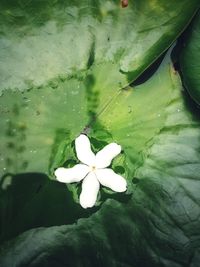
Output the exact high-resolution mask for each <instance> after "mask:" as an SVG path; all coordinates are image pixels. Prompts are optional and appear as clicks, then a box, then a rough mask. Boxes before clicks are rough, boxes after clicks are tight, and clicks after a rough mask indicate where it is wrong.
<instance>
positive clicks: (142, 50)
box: [0, 0, 198, 174]
mask: <svg viewBox="0 0 200 267" xmlns="http://www.w3.org/2000/svg"><path fill="white" fill-rule="evenodd" d="M0 5H1V11H0V12H1V19H0V22H1V39H0V43H1V49H0V58H1V59H2V60H3V64H1V66H0V68H1V69H0V72H1V76H0V89H1V90H2V92H4V94H3V95H2V96H1V98H0V114H1V120H0V128H1V134H0V170H1V173H2V172H3V173H8V172H11V173H19V172H24V171H29V172H31V171H37V172H44V173H46V174H52V171H53V169H54V167H55V166H57V165H59V164H60V163H61V162H63V160H64V157H65V155H66V154H68V155H69V157H71V158H73V156H72V154H73V153H72V149H71V147H70V146H71V142H72V141H73V140H74V138H75V137H76V136H77V135H79V134H80V132H81V131H83V129H84V128H85V127H86V126H87V125H88V124H89V123H90V122H91V121H93V120H94V119H95V118H96V117H97V116H98V115H99V114H100V113H101V114H102V112H103V111H104V110H105V107H107V106H109V103H110V101H111V100H112V99H113V98H114V97H115V96H116V95H118V93H119V91H120V90H121V89H122V88H123V87H124V86H125V85H127V84H129V83H130V81H132V80H134V79H135V78H136V77H137V76H138V75H139V74H140V73H141V72H142V71H143V70H144V69H145V68H146V67H147V66H148V65H149V64H150V63H151V62H152V61H154V60H155V59H156V58H157V57H158V56H159V55H160V54H161V53H162V52H163V51H164V50H165V49H166V48H167V47H168V46H169V45H170V44H171V43H172V41H173V40H174V39H175V38H176V37H177V36H178V35H179V34H180V32H181V31H182V30H183V28H184V27H185V25H186V24H187V23H188V22H189V21H190V19H191V17H192V15H193V14H194V12H195V10H196V8H197V7H198V1H197V0H196V1H195V0H192V1H189V0H184V1H176V3H170V2H169V3H168V2H166V1H165V0H163V1H160V0H159V1H158V0H157V1H147V0H143V1H129V5H128V7H126V8H122V7H121V6H120V3H119V1H118V0H115V1H114V0H112V1H107V0H104V1H65V2H63V1H56V2H52V1H43V2H42V3H41V2H40V1H29V2H27V1H6V2H5V1H2V2H1V3H0ZM180 13H181V16H179V14H180ZM6 89H7V90H6ZM22 92H23V93H22ZM142 97H143V96H142ZM122 98H123V96H122ZM144 101H145V100H144ZM144 104H145V102H144ZM137 105H138V104H136V106H137ZM124 112H125V110H124V111H123V113H124ZM103 113H104V114H106V113H105V112H103ZM139 115H142V114H139V113H138V114H137V116H139ZM114 116H115V115H114ZM138 118H139V117H138ZM130 119H131V118H130V116H128V120H130ZM148 138H149V139H150V138H151V137H150V135H149V137H147V138H146V139H145V142H146V141H147V139H148ZM141 142H144V141H141ZM138 145H139V143H138ZM139 146H140V145H139Z"/></svg>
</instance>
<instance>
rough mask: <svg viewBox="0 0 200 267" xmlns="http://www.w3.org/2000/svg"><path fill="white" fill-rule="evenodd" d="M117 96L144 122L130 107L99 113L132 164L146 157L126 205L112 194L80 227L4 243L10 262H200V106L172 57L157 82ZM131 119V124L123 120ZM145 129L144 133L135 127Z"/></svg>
mask: <svg viewBox="0 0 200 267" xmlns="http://www.w3.org/2000/svg"><path fill="white" fill-rule="evenodd" d="M144 92H146V94H147V95H148V96H147V97H146V98H145V94H144ZM121 95H123V97H121ZM125 95H126V100H124V99H125ZM137 95H140V97H139V96H138V98H137ZM133 96H134V97H133ZM142 96H143V97H142ZM155 100H156V101H155ZM114 101H115V102H117V101H118V103H119V104H120V105H122V104H123V103H126V102H128V103H129V101H130V103H132V104H134V106H133V107H132V108H134V107H135V117H134V118H136V119H135V120H133V118H132V120H130V121H131V124H130V125H128V124H126V122H127V123H128V122H129V121H127V112H128V110H130V108H128V105H127V107H126V105H125V104H124V105H123V106H124V109H123V110H124V113H123V112H122V113H121V112H120V114H119V116H120V117H119V119H120V121H118V118H117V116H115V118H113V117H112V118H113V120H112V121H110V122H109V118H108V117H107V116H108V115H109V114H110V112H111V110H113V109H114V108H115V106H116V105H113V106H112V105H110V107H109V108H110V110H109V109H108V110H107V116H106V115H105V116H104V115H103V114H102V117H100V118H99V120H100V121H101V123H103V122H104V124H105V127H106V128H108V127H109V125H110V131H111V132H112V134H113V136H114V138H116V139H117V140H118V141H119V140H120V142H122V143H123V145H124V146H125V156H126V158H127V159H128V162H129V164H130V165H131V169H132V166H133V164H134V160H135V159H136V155H138V158H139V160H138V161H136V166H137V168H135V169H134V171H133V175H134V177H135V178H134V179H133V182H131V180H130V181H129V196H130V197H129V198H127V199H126V200H125V201H124V202H123V203H122V202H121V201H119V200H115V199H110V198H108V199H107V200H106V201H105V202H104V203H103V204H102V206H101V208H100V209H99V210H98V211H97V212H96V213H95V214H93V215H92V216H90V217H89V218H85V219H80V220H78V221H77V223H75V224H71V225H63V226H59V227H58V226H54V227H50V228H37V229H33V230H30V231H28V232H25V233H23V234H22V235H19V236H18V237H17V238H15V239H13V240H11V241H9V242H7V243H6V244H4V246H2V249H1V254H0V255H1V256H0V265H1V266H2V267H10V266H15V267H22V266H29V267H32V266H34V267H40V266H44V267H45V266H56V267H61V266H69V267H71V266H109V267H110V266H111V267H112V266H113V267H114V266H137V267H161V266H162V267H163V266H164V267H184V266H192V267H196V266H198V264H199V260H200V254H199V245H200V243H199V230H200V220H199V218H200V216H199V214H200V208H199V206H200V196H199V190H200V180H199V172H200V144H199V139H200V121H199V114H198V113H197V112H199V111H195V110H193V112H191V106H190V103H189V102H188V99H185V97H184V94H183V91H182V88H181V81H180V78H179V75H178V73H177V72H176V71H175V70H174V68H173V66H172V64H171V63H170V60H169V55H168V56H167V57H166V59H165V60H164V61H163V63H162V65H161V66H160V68H159V70H158V71H157V73H156V74H155V75H154V76H153V77H152V78H151V79H150V80H148V81H147V82H146V83H145V84H144V85H141V86H138V87H136V88H133V89H132V90H131V89H129V90H128V91H123V92H121V93H120V95H119V96H118V98H117V99H116V100H114ZM122 101H124V102H122ZM137 103H138V104H137ZM136 104H137V105H136ZM140 104H141V107H143V110H142V108H139V107H140ZM144 104H145V105H144ZM161 107H162V109H160V108H161ZM116 109H117V107H116ZM120 110H121V109H120ZM114 111H115V110H113V112H114ZM137 112H138V114H139V115H138V116H136V115H137ZM156 112H157V113H156ZM133 114H134V110H133ZM142 114H143V116H142ZM158 114H160V116H157V115H158ZM110 116H112V115H110ZM130 116H133V115H130ZM140 118H141V120H140ZM123 120H124V124H123V127H125V129H123V128H122V124H120V122H121V121H123ZM157 121H159V123H156V122H157ZM139 122H140V123H139ZM118 123H119V125H118ZM117 126H118V128H117ZM128 127H129V128H128ZM137 127H138V129H139V130H138V131H136V130H134V129H137ZM133 130H134V131H133ZM94 131H95V127H94ZM125 131H126V132H127V133H131V134H133V133H134V132H135V136H133V135H132V136H126V135H124V134H123V132H125ZM146 132H148V133H149V135H150V140H149V139H148V140H147V139H146V135H147V133H146ZM98 134H100V135H101V134H102V133H100V131H97V130H96V138H97V136H98ZM142 137H143V138H144V142H143V141H142V140H143V138H142ZM137 139H138V142H139V144H140V146H141V149H139V145H138V146H137V145H136V143H137ZM126 142H127V143H126ZM126 144H127V145H126ZM128 144H130V150H128V149H129V147H128ZM131 151H132V154H131ZM131 155H132V158H131ZM128 178H129V179H130V178H131V177H128ZM36 212H37V211H36Z"/></svg>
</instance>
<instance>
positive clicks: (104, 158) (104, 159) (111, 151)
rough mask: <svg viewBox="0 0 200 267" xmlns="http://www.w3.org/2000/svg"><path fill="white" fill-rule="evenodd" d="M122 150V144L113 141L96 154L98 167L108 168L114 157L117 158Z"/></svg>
mask: <svg viewBox="0 0 200 267" xmlns="http://www.w3.org/2000/svg"><path fill="white" fill-rule="evenodd" d="M120 152H121V146H120V145H118V144H116V143H111V144H109V145H107V146H105V147H104V148H103V149H102V150H100V151H99V152H98V153H97V154H96V167H97V168H106V167H108V166H109V165H110V164H111V161H112V160H113V158H115V157H116V156H117V155H118V154H120Z"/></svg>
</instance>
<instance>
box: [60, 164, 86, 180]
mask: <svg viewBox="0 0 200 267" xmlns="http://www.w3.org/2000/svg"><path fill="white" fill-rule="evenodd" d="M88 172H89V167H88V166H86V165H84V164H77V165H75V166H74V167H73V168H69V169H66V168H58V169H56V170H55V176H56V179H57V180H58V181H59V182H62V183H74V182H80V181H81V180H82V179H83V178H84V177H85V176H86V175H87V174H88Z"/></svg>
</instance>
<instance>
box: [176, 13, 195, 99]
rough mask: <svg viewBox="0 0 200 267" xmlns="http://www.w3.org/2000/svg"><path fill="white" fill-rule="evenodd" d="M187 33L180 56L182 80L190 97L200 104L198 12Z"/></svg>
mask: <svg viewBox="0 0 200 267" xmlns="http://www.w3.org/2000/svg"><path fill="white" fill-rule="evenodd" d="M187 35H188V36H187V40H186V44H185V46H184V48H183V51H182V54H181V57H180V63H181V70H182V74H183V81H184V84H185V86H186V89H187V90H188V92H189V94H190V95H191V97H192V98H193V99H194V100H195V101H196V102H197V103H198V104H200V12H198V13H197V15H196V18H195V20H194V21H193V24H192V26H191V27H190V28H189V30H188V33H187Z"/></svg>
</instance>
